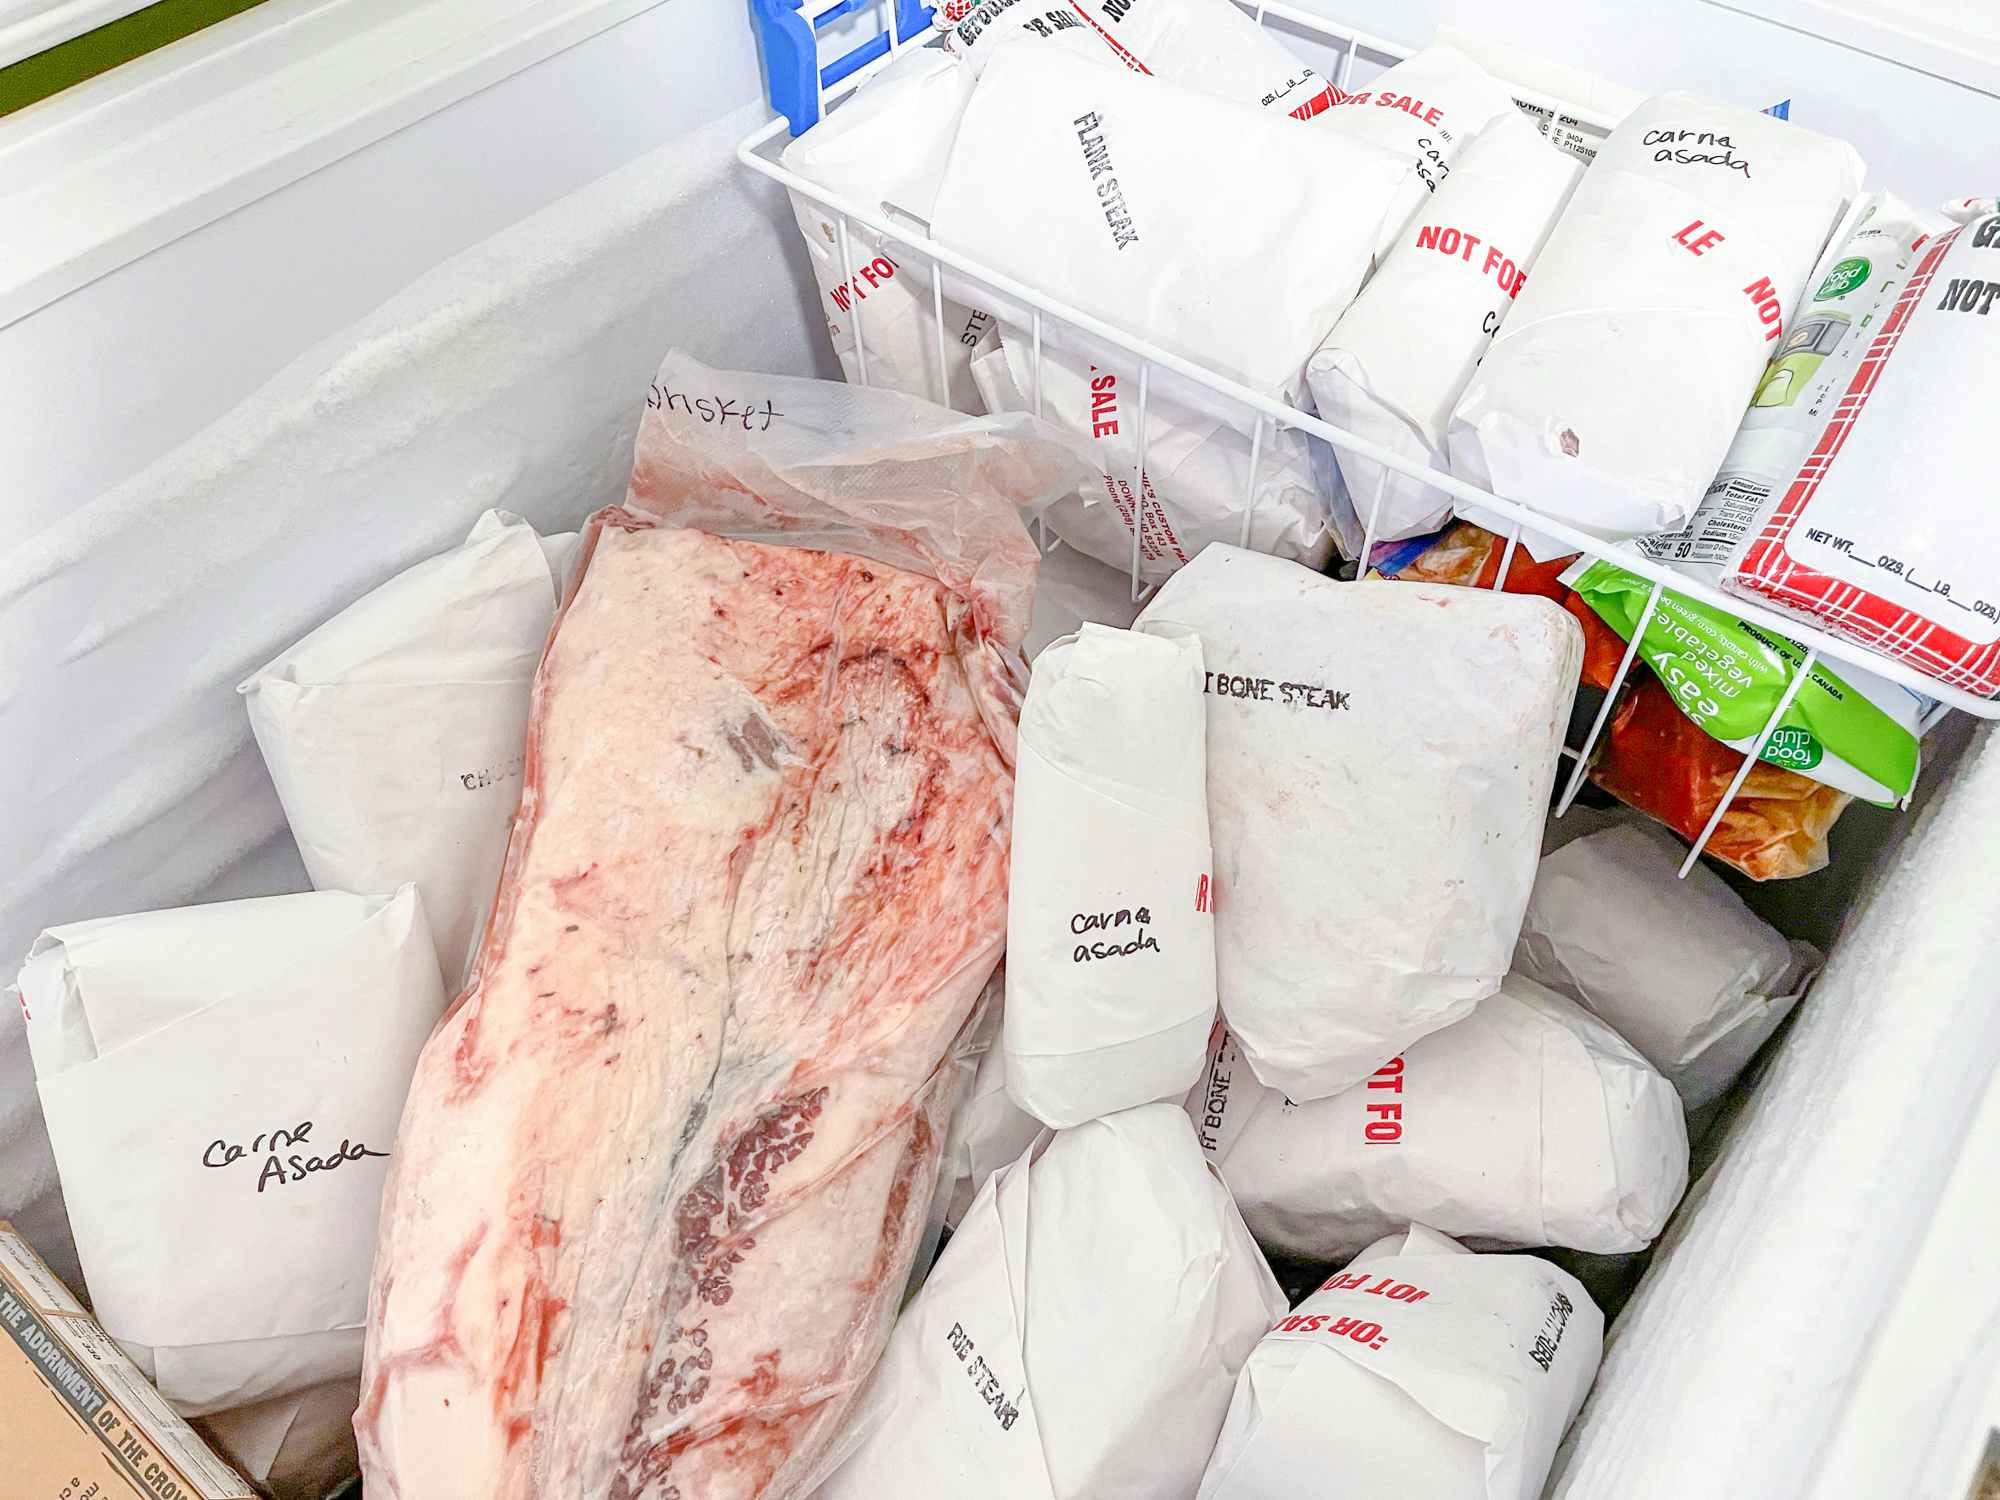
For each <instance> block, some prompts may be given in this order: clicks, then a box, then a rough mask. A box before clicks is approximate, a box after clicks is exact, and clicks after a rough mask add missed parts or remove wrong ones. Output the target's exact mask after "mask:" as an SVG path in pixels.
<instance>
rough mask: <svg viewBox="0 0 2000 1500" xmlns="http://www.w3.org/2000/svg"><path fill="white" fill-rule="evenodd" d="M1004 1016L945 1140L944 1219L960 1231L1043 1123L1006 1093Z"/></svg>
mask: <svg viewBox="0 0 2000 1500" xmlns="http://www.w3.org/2000/svg"><path fill="white" fill-rule="evenodd" d="M1000 1019H1001V1018H1000V1017H999V1016H995V1017H993V1018H992V1036H991V1037H990V1038H989V1039H988V1041H987V1044H986V1045H985V1047H984V1050H982V1051H979V1052H977V1053H976V1054H975V1055H976V1057H977V1071H976V1072H975V1073H974V1074H973V1075H972V1086H971V1087H970V1088H969V1089H967V1090H966V1092H965V1094H964V1096H963V1097H962V1098H961V1099H960V1100H959V1103H958V1108H957V1110H956V1111H954V1112H953V1114H952V1118H951V1131H950V1133H949V1134H948V1135H947V1136H946V1138H945V1143H944V1164H943V1169H942V1174H941V1176H942V1180H941V1182H940V1184H939V1187H938V1191H939V1193H940V1194H941V1195H943V1198H944V1204H945V1208H944V1216H943V1217H944V1222H945V1224H946V1226H947V1227H949V1228H951V1229H957V1228H958V1226H959V1223H960V1221H961V1220H963V1219H964V1218H965V1211H966V1210H967V1209H969V1208H970V1207H972V1200H973V1199H974V1198H976V1197H978V1196H979V1190H980V1189H981V1188H983V1187H985V1186H986V1179H987V1178H989V1177H991V1176H992V1175H993V1174H994V1173H995V1172H997V1171H999V1170H1000V1169H1001V1168H1002V1167H1004V1166H1006V1165H1007V1164H1008V1163H1009V1162H1011V1161H1013V1160H1015V1159H1016V1158H1017V1157H1019V1156H1020V1154H1021V1153H1022V1152H1023V1151H1026V1150H1027V1149H1028V1148H1029V1147H1030V1146H1032V1145H1034V1143H1035V1139H1036V1137H1038V1136H1039V1135H1041V1133H1042V1131H1043V1129H1044V1128H1046V1127H1044V1126H1043V1124H1042V1122H1041V1121H1040V1120H1037V1119H1036V1118H1035V1117H1034V1116H1033V1115H1031V1114H1029V1113H1028V1112H1027V1111H1026V1110H1024V1109H1022V1108H1021V1106H1020V1105H1018V1104H1016V1103H1015V1102H1014V1101H1013V1099H1011V1098H1010V1097H1009V1096H1008V1094H1007V1055H1006V1053H1005V1052H1003V1051H1002V1050H1001V1048H1000Z"/></svg>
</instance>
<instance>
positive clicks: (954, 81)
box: [782, 47, 993, 412]
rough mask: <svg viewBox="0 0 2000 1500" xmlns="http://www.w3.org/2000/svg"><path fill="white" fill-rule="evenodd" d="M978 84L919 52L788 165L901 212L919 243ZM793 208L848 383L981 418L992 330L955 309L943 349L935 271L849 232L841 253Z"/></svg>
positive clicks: (814, 207) (957, 67) (797, 149)
mask: <svg viewBox="0 0 2000 1500" xmlns="http://www.w3.org/2000/svg"><path fill="white" fill-rule="evenodd" d="M972 83H973V76H972V71H971V69H969V68H967V67H966V66H965V65H964V64H963V63H962V62H961V61H960V60H959V59H957V58H955V57H951V56H948V55H946V54H945V53H943V52H940V51H939V50H938V49H937V48H935V47H911V48H909V49H907V50H906V51H904V53H903V54H902V55H901V56H900V57H898V58H896V59H895V60H894V61H893V62H891V63H890V64H889V65H888V66H887V67H885V68H883V70H882V71H881V72H880V73H878V74H877V75H876V76H875V77H873V78H871V79H869V80H868V82H866V83H865V84H863V85H862V86H861V87H860V88H859V89H857V90H856V91H855V92H854V94H853V96H852V97H851V98H849V99H848V100H847V101H846V102H845V103H843V104H841V105H840V106H839V107H838V108H836V109H833V110H830V111H829V112H828V113H827V115H826V117H825V118H824V119H822V120H820V121H819V123H818V124H816V125H814V126H813V127H812V128H811V129H810V130H808V131H806V132H805V133H804V134H803V135H801V136H798V137H797V138H795V139H794V140H793V141H792V142H791V144H789V145H788V146H786V147H785V150H784V155H783V157H782V160H783V162H784V165H785V166H787V167H789V168H790V169H791V170H792V171H794V172H796V173H798V174H799V175H800V176H801V177H804V178H806V179H807V180H808V181H810V182H812V183H814V184H816V185H817V186H819V187H822V188H824V189H826V190H827V191H829V192H832V193H836V194H839V195H841V196H843V197H851V198H854V199H855V200H857V201H858V202H860V203H861V204H863V205H865V206H866V207H868V208H871V209H876V210H878V211H881V212H884V213H885V214H888V210H889V208H893V209H895V210H898V211H899V212H898V213H894V214H888V217H889V219H890V222H892V223H907V224H908V227H909V228H910V230H911V232H912V233H918V234H921V233H923V232H924V230H925V226H926V225H927V223H928V221H929V219H930V216H931V208H932V204H933V203H934V201H935V200H936V198H937V187H938V182H939V180H940V179H941V178H942V177H943V175H944V164H945V158H946V157H947V156H948V155H949V154H950V152H951V144H952V141H953V140H954V139H955V138H956V137H957V135H958V122H959V119H960V117H961V116H963V115H964V113H965V106H966V104H967V102H968V101H969V100H970V99H971V97H972ZM791 199H792V213H793V215H794V217H796V218H797V220H798V225H799V235H800V237H801V238H803V239H804V240H805V244H806V252H807V256H808V258H809V259H810V260H811V261H812V268H813V278H814V280H815V281H817V282H818V283H819V290H820V298H821V308H820V311H821V313H822V314H823V315H824V316H825V318H826V327H827V332H828V333H829V334H830V335H831V336H832V338H833V348H834V352H835V353H836V354H838V355H839V356H840V367H841V369H842V371H843V372H844V373H845V374H846V376H847V378H848V379H849V380H851V381H857V382H859V381H861V377H862V373H863V371H862V366H863V364H864V362H865V364H866V366H867V372H866V373H867V377H868V378H867V381H866V382H865V383H866V384H868V385H878V386H884V387H886V388H888V389H889V390H894V391H902V392H904V393H906V394H908V395H912V396H922V397H924V398H925V399H926V400H929V401H937V400H940V399H943V400H945V402H946V404H948V405H950V406H953V407H956V408H957V409H958V410H960V411H969V412H977V411H980V410H981V409H982V408H981V407H980V405H979V396H978V393H977V391H976V390H975V389H974V387H973V383H972V368H971V367H972V357H973V355H974V354H975V353H976V352H977V351H978V350H979V349H980V348H982V347H984V346H986V345H987V344H990V342H991V340H992V333H993V320H992V318H991V317H989V316H988V315H987V314H985V313H983V312H980V311H978V310H977V309H974V308H970V307H966V306H965V305H963V304H962V303H959V302H956V301H954V300H952V299H951V298H946V299H945V303H944V321H945V326H944V330H943V335H944V336H943V338H942V339H940V338H939V336H938V330H937V328H936V327H935V325H934V317H935V308H934V306H933V299H932V293H931V281H930V268H929V267H927V266H925V265H921V264H919V263H918V262H917V261H916V260H915V259H913V258H912V257H911V256H910V254H909V253H908V251H907V250H906V249H905V247H904V246H902V245H901V244H899V243H897V242H896V241H895V240H893V239H890V238H889V237H888V236H886V235H880V234H877V233H876V232H875V231H874V230H872V229H869V228H868V227H867V226H866V225H864V224H859V223H856V222H854V221H852V220H850V221H849V222H848V228H847V245H846V247H845V249H844V251H843V247H842V245H841V241H840V227H839V224H838V222H837V221H836V219H835V217H834V215H833V214H832V213H831V212H830V211H829V210H827V209H826V208H824V207H822V206H821V205H820V204H818V203H814V202H812V201H811V200H810V199H808V198H805V197H803V196H801V195H800V194H798V193H796V192H795V193H793V194H792V195H791ZM911 221H914V222H911ZM940 355H942V358H943V360H944V365H943V368H942V372H940V367H939V365H938V360H939V358H940ZM940 373H942V381H940Z"/></svg>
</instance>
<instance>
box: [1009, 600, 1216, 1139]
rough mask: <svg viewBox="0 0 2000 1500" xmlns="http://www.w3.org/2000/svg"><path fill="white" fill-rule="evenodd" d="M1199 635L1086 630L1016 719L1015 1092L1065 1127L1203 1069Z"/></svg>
mask: <svg viewBox="0 0 2000 1500" xmlns="http://www.w3.org/2000/svg"><path fill="white" fill-rule="evenodd" d="M1201 689H1202V665H1201V642H1200V641H1198V640H1194V639H1192V638H1186V637H1183V638H1180V639H1174V640H1169V639H1165V638H1163V637H1160V636H1156V635H1144V634H1140V633H1138V632H1135V631H1129V630H1112V629H1108V628H1107V627H1105V626H1102V625H1085V626H1084V627H1083V629H1082V631H1081V632H1080V633H1079V634H1078V635H1077V636H1076V637H1075V638H1074V639H1072V640H1067V641H1058V642H1056V643H1055V644H1054V645H1052V646H1050V647H1049V648H1048V650H1046V651H1044V652H1043V653H1042V655H1041V656H1040V658H1039V659H1037V661H1036V662H1035V671H1034V677H1033V678H1032V680H1031V681H1030V682H1029V684H1028V697H1027V702H1026V703H1025V704H1024V705H1023V706H1022V709H1021V732H1020V738H1019V753H1018V756H1017V758H1016V771H1015V774H1016V776H1017V777H1018V779H1019V781H1018V785H1017V787H1016V796H1015V804H1014V857H1013V874H1012V879H1011V881H1010V883H1009V891H1010V899H1009V903H1008V908H1007V954H1008V961H1007V1009H1006V1012H1005V1021H1004V1024H1003V1026H1002V1031H1001V1035H1002V1038H1003V1039H1004V1043H1005V1048H1006V1054H1007V1064H1006V1066H1007V1092H1008V1093H1009V1094H1011V1095H1012V1096H1013V1098H1014V1101H1015V1102H1016V1103H1017V1104H1019V1105H1020V1106H1021V1107H1022V1108H1023V1109H1025V1110H1027V1111H1028V1112H1029V1113H1030V1114H1033V1115H1034V1116H1035V1117H1036V1118H1038V1119H1040V1120H1043V1121H1045V1122H1047V1123H1048V1124H1050V1125H1056V1126H1067V1125H1076V1124H1080V1123H1081V1122H1083V1121H1085V1120H1090V1119H1095V1118H1096V1117H1097V1116H1099V1115H1105V1114H1110V1113H1112V1112H1113V1111H1114V1110H1120V1109H1129V1108H1131V1107H1132V1106H1134V1105H1138V1104H1148V1103H1152V1102H1153V1101H1155V1100H1161V1099H1176V1100H1177V1099H1180V1098H1181V1097H1182V1096H1183V1095H1185V1094H1186V1093H1187V1091H1188V1090H1189V1088H1191V1087H1192V1086H1193V1085H1194V1081H1195V1079H1196V1078H1198V1077H1199V1076H1200V1075H1201V1068H1202V1061H1203V1059H1204V1058H1205V1057H1206V1056H1207V1055H1208V1031H1209V1026H1210V1025H1211V1023H1212V1022H1213V1021H1214V1019H1215V918H1214V915H1213V912H1214V906H1213V903H1212V902H1211V901H1210V899H1209V844H1208V786H1207V780H1206V768H1207V763H1208V762H1207V756H1206V754H1205V753H1204V749H1203V743H1204V740H1203V736H1204V724H1203V713H1204V710H1203V707H1202V691H1201Z"/></svg>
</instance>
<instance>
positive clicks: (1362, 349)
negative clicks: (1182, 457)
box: [1306, 111, 1583, 555]
mask: <svg viewBox="0 0 2000 1500" xmlns="http://www.w3.org/2000/svg"><path fill="white" fill-rule="evenodd" d="M1582 170H1583V164H1582V163H1581V162H1579V161H1578V160H1577V159H1576V158H1575V157H1573V156H1570V155H1569V154H1568V153H1566V152H1563V151H1559V150H1558V149H1557V148H1555V147H1554V146H1552V145H1550V144H1549V143H1548V142H1547V141H1546V140H1544V139H1543V138H1542V136H1541V134H1540V133H1539V132H1538V131H1536V129H1535V127H1534V126H1532V125H1530V124H1529V123H1528V122H1527V120H1526V119H1524V118H1522V117H1521V116H1520V115H1519V114H1518V113H1514V112H1511V111H1510V112H1509V113H1508V114H1505V115H1502V116H1500V117H1498V118H1496V119H1495V120H1494V121H1493V122H1492V123H1491V124H1489V125H1487V126H1486V127H1485V129H1484V130H1482V131H1481V132H1480V134H1479V135H1478V137H1477V138H1476V139H1474V140H1473V142H1472V144H1471V145H1469V146H1467V147H1466V148H1465V149H1464V151H1463V152H1461V153H1460V156H1459V162H1458V166H1457V168H1456V169H1455V170H1454V171H1453V172H1452V173H1451V175H1450V176H1449V177H1448V178H1446V179H1445V181H1444V182H1443V183H1442V184H1441V185H1440V186H1439V188H1438V190H1437V192H1436V193H1435V194H1434V195H1433V196H1431V197H1430V198H1429V199H1428V201H1427V202H1426V203H1425V205H1424V206H1423V208H1422V210H1421V211H1420V212H1419V213H1418V214H1417V215H1416V217H1415V218H1414V219H1413V220H1412V221H1411V222H1410V223H1409V224H1408V225H1406V226H1404V228H1403V230H1402V232H1401V234H1400V235H1399V236H1398V237H1397V238H1396V240H1395V241H1394V243H1393V244H1392V245H1391V247H1390V249H1389V250H1388V252H1387V254H1386V255H1385V256H1384V257H1383V259H1382V262H1381V264H1380V265H1379V266H1378V267H1377V268H1376V271H1375V274H1374V275H1373V276H1372V277H1370V278H1369V281H1368V285H1367V286H1366V287H1365V288H1363V289H1362V292H1361V295H1360V296H1359V297H1358V298H1356V299H1355V302H1354V305H1353V306H1352V307H1350V308H1349V309H1348V310H1347V311H1346V313H1345V314H1343V315H1342V317H1341V320H1340V322H1339V323H1337V324H1335V325H1334V329H1333V332H1332V333H1330V334H1328V335H1327V339H1326V342H1325V343H1324V344H1322V345H1321V346H1320V347H1319V350H1318V352H1316V353H1315V354H1314V355H1313V357H1312V362H1311V363H1310V364H1309V365H1308V366H1307V368H1306V378H1307V381H1308V383H1309V384H1310V385H1311V387H1312V395H1313V404H1314V405H1315V406H1316V407H1317V408H1318V409H1319V414H1320V415H1321V416H1322V417H1324V418H1325V419H1326V420H1327V421H1329V422H1331V423H1333V424H1334V425H1335V426H1337V427H1344V428H1346V429H1347V430H1348V431H1350V432H1355V433H1359V434H1360V435H1361V436H1362V437H1365V438H1368V439H1370V440H1371V441H1373V442H1377V443H1380V444H1382V445H1383V446H1384V447H1386V448H1389V449H1391V450H1393V451H1395V452H1396V453H1397V454H1399V455H1400V456H1401V457H1403V458H1407V459H1409V460H1410V461H1411V462H1413V463H1419V464H1429V465H1432V466H1433V467H1436V468H1446V467H1448V464H1447V461H1446V457H1445V429H1446V424H1447V423H1448V422H1449V421H1450V418H1451V412H1452V408H1453V407H1454V406H1456V405H1457V404H1458V398H1459V395H1460V393H1461V392H1463V391H1464V389H1465V385H1466V382H1467V381H1468V380H1470V379H1471V378H1472V372H1473V369H1474V368H1475V367H1476V366H1477V365H1478V363H1479V359H1480V356H1481V355H1483V354H1484V353H1485V352H1486V350H1487V347H1488V346H1489V345H1490V344H1491V343H1492V341H1493V335H1494V334H1495V333H1496V332H1497V331H1498V330H1499V328H1500V324H1501V320H1502V319H1503V318H1504V317H1506V315H1507V310H1508V309H1509V308H1510V307H1512V306H1513V305H1514V301H1515V299H1516V298H1517V297H1519V296H1520V293H1521V288H1522V287H1523V285H1525V283H1526V281H1527V279H1528V272H1529V269H1530V267H1532V266H1533V264H1534V260H1535V256H1536V254H1537V253H1538V252H1539V251H1540V249H1541V246H1542V242H1543V240H1545V239H1546V238H1547V237H1548V233H1549V230H1550V229H1551V228H1552V227H1553V226H1554V224H1555V222H1556V217H1557V215H1559V214H1560V213H1561V212H1562V207H1563V204H1564V203H1566V202H1567V201H1568V199H1569V195H1570V191H1571V189H1572V188H1573V187H1575V185H1576V179H1577V176H1578V174H1580V173H1581V172H1582ZM1415 320H1420V321H1421V323H1422V326H1423V327H1424V329H1425V336H1424V337H1423V338H1422V339H1421V340H1418V339H1412V338H1411V337H1410V328H1411V326H1412V322H1413V321H1415ZM1338 452H1339V463H1340V472H1341V477H1342V478H1343V479H1344V480H1345V481H1346V486H1345V487H1346V491H1347V493H1348V495H1349V496H1350V497H1351V499H1352V505H1351V509H1350V510H1349V512H1348V513H1347V514H1346V515H1344V516H1343V517H1342V518H1341V519H1342V528H1341V536H1342V542H1343V544H1344V546H1345V548H1346V550H1347V551H1348V552H1349V553H1350V555H1358V554H1359V552H1360V550H1361V542H1362V537H1363V535H1364V533H1365V531H1366V530H1367V529H1369V521H1370V518H1371V515H1372V516H1373V518H1374V525H1373V528H1372V530H1373V534H1374V535H1375V537H1376V538H1378V539H1379V540H1384V541H1387V540H1394V539H1396V538H1400V537H1409V536H1417V535H1420V534H1422V533H1424V532H1430V531H1435V530H1437V528H1438V527H1439V526H1441V525H1443V524H1444V522H1445V521H1446V519H1447V518H1448V517H1449V516H1450V514H1451V509H1452V505H1453V501H1452V499H1451V497H1450V496H1449V495H1446V494H1445V493H1444V492H1443V491H1442V490H1436V489H1432V488H1431V487H1430V486H1429V485H1427V484H1425V483H1424V481H1423V480H1421V479H1415V478H1412V477H1410V476H1408V475H1406V474H1401V473H1398V472H1397V471H1396V470H1394V469H1390V468H1387V467H1385V466H1384V465H1382V464H1380V463H1377V462H1376V461H1375V460H1373V459H1370V458H1365V457H1363V456H1362V455H1361V454H1359V453H1356V452H1353V451H1350V450H1347V449H1341V450H1338Z"/></svg>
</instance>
